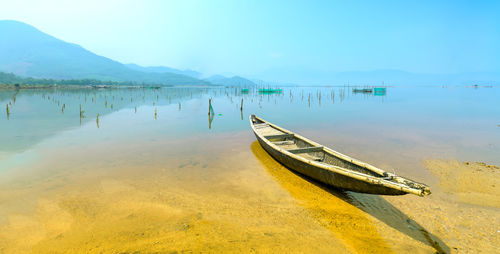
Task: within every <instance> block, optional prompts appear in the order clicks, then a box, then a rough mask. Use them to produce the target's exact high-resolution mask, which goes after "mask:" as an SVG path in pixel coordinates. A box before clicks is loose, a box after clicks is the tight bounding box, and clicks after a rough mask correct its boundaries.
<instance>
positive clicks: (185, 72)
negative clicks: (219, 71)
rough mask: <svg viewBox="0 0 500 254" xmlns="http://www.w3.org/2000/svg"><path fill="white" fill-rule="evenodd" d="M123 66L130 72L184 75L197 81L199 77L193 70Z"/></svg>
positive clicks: (133, 65)
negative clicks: (130, 70)
mask: <svg viewBox="0 0 500 254" xmlns="http://www.w3.org/2000/svg"><path fill="white" fill-rule="evenodd" d="M125 66H127V67H129V68H130V69H132V70H136V71H142V72H149V73H175V74H181V75H186V76H190V77H192V78H197V79H199V78H200V77H201V75H202V74H201V73H199V72H197V71H193V70H178V69H174V68H170V67H166V66H149V67H143V66H140V65H137V64H125Z"/></svg>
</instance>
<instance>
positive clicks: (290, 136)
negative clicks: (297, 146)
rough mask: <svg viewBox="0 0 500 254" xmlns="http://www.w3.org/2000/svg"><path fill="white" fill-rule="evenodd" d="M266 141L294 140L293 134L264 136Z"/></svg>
mask: <svg viewBox="0 0 500 254" xmlns="http://www.w3.org/2000/svg"><path fill="white" fill-rule="evenodd" d="M264 138H266V139H278V138H293V134H288V133H287V134H277V135H267V136H264Z"/></svg>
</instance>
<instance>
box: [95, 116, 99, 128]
mask: <svg viewBox="0 0 500 254" xmlns="http://www.w3.org/2000/svg"><path fill="white" fill-rule="evenodd" d="M95 123H96V124H97V129H99V113H97V118H96V119H95Z"/></svg>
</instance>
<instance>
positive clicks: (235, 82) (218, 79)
mask: <svg viewBox="0 0 500 254" xmlns="http://www.w3.org/2000/svg"><path fill="white" fill-rule="evenodd" d="M205 80H206V81H208V82H210V83H212V84H216V85H222V86H244V87H248V86H255V85H256V84H255V83H254V82H253V81H251V80H248V79H246V78H243V77H240V76H233V77H231V78H227V77H224V76H222V75H214V76H210V77H208V78H205Z"/></svg>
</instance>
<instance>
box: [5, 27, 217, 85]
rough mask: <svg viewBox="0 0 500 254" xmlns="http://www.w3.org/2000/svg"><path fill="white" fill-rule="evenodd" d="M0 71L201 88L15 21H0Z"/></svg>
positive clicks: (181, 75) (188, 80)
mask: <svg viewBox="0 0 500 254" xmlns="http://www.w3.org/2000/svg"><path fill="white" fill-rule="evenodd" d="M0 34H1V38H2V39H1V40H0V71H3V72H8V73H14V74H16V75H20V76H23V77H34V78H49V79H97V80H106V81H108V80H109V81H131V82H139V83H141V82H142V83H153V84H165V85H204V84H208V82H206V81H203V80H200V79H197V78H193V77H192V76H187V75H184V74H186V73H172V72H154V71H144V70H138V69H134V68H131V67H130V66H126V65H124V64H121V63H119V62H117V61H114V60H111V59H109V58H106V57H102V56H99V55H96V54H94V53H92V52H90V51H88V50H86V49H84V48H82V47H81V46H79V45H76V44H72V43H68V42H64V41H62V40H59V39H57V38H55V37H53V36H50V35H48V34H45V33H43V32H41V31H39V30H37V29H36V28H34V27H33V26H30V25H27V24H25V23H22V22H18V21H11V20H2V21H0Z"/></svg>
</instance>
